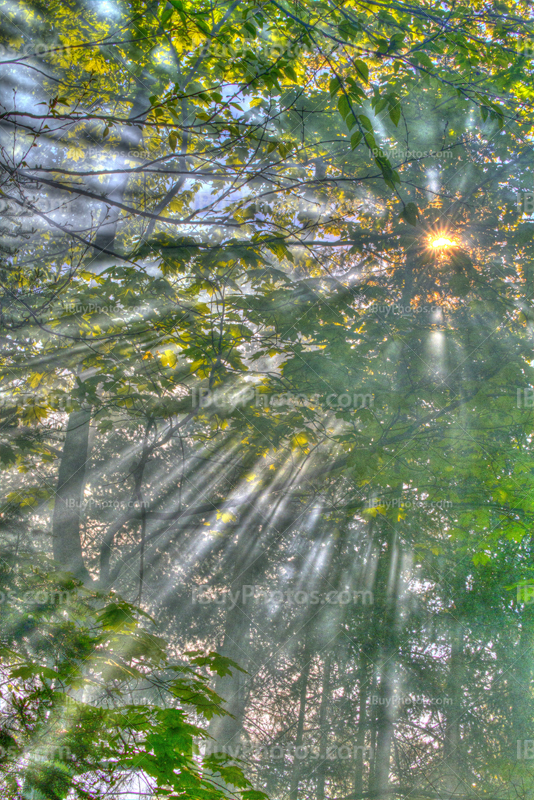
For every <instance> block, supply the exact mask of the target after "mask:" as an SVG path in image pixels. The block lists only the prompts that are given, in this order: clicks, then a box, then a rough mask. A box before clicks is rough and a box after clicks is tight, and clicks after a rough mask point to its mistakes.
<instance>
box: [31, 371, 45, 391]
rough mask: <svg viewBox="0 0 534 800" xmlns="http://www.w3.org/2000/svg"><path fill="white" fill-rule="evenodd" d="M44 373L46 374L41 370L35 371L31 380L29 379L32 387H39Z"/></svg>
mask: <svg viewBox="0 0 534 800" xmlns="http://www.w3.org/2000/svg"><path fill="white" fill-rule="evenodd" d="M43 375H44V372H40V373H39V372H34V373H33V375H32V376H31V378H30V381H29V383H30V386H31V388H32V389H37V387H38V386H39V384H40V383H41V378H42V377H43Z"/></svg>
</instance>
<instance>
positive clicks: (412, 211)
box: [401, 203, 419, 227]
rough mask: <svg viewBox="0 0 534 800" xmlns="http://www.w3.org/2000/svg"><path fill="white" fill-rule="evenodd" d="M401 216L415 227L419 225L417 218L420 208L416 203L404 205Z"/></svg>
mask: <svg viewBox="0 0 534 800" xmlns="http://www.w3.org/2000/svg"><path fill="white" fill-rule="evenodd" d="M401 216H402V217H403V219H405V220H406V222H407V223H408V224H409V225H412V226H413V227H415V226H416V225H417V220H418V218H419V209H418V208H417V206H416V204H415V203H407V204H406V205H405V206H404V209H403V211H402V214H401Z"/></svg>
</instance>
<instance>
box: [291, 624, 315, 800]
mask: <svg viewBox="0 0 534 800" xmlns="http://www.w3.org/2000/svg"><path fill="white" fill-rule="evenodd" d="M308 635H309V634H308V631H306V637H305V641H304V667H303V669H302V672H301V674H300V691H299V716H298V720H297V735H296V737H295V757H294V760H293V772H292V773H291V784H290V787H289V800H297V798H298V791H299V781H300V776H301V772H302V760H301V759H300V758H299V757H298V753H299V748H301V747H302V743H303V741H304V723H305V721H306V701H307V698H308V680H309V677H310V668H311V658H310V648H309V641H308Z"/></svg>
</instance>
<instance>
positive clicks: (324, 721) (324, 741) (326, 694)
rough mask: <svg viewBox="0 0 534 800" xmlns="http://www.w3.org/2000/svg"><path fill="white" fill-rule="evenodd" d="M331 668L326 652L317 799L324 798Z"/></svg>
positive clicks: (322, 799)
mask: <svg viewBox="0 0 534 800" xmlns="http://www.w3.org/2000/svg"><path fill="white" fill-rule="evenodd" d="M331 670H332V655H331V653H328V655H327V656H326V658H325V662H324V673H323V685H322V688H321V705H320V707H319V729H320V737H321V738H320V741H321V746H320V755H319V765H318V767H317V800H324V785H325V779H326V765H327V751H328V731H327V729H326V725H327V712H328V702H329V699H330V673H331Z"/></svg>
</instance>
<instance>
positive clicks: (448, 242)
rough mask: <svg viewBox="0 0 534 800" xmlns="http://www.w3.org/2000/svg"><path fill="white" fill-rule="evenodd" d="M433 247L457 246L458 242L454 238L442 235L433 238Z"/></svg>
mask: <svg viewBox="0 0 534 800" xmlns="http://www.w3.org/2000/svg"><path fill="white" fill-rule="evenodd" d="M431 244H432V247H435V248H438V247H456V246H457V245H456V242H455V241H453V240H452V239H446V238H445V237H444V236H440V237H439V238H438V239H433V241H432V242H431Z"/></svg>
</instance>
